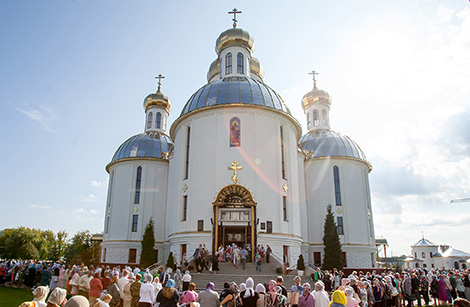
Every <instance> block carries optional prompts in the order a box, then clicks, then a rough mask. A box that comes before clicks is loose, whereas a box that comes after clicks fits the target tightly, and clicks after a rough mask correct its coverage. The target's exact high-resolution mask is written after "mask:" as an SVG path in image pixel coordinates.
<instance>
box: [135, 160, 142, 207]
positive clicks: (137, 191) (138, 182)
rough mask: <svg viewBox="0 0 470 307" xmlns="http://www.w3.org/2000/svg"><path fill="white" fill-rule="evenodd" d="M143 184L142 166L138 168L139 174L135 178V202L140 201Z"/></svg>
mask: <svg viewBox="0 0 470 307" xmlns="http://www.w3.org/2000/svg"><path fill="white" fill-rule="evenodd" d="M141 184H142V166H139V167H138V168H137V176H136V179H135V198H134V204H138V203H140V186H141Z"/></svg>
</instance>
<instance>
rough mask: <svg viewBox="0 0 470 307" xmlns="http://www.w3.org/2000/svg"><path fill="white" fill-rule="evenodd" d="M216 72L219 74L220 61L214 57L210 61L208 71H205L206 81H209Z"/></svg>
mask: <svg viewBox="0 0 470 307" xmlns="http://www.w3.org/2000/svg"><path fill="white" fill-rule="evenodd" d="M218 74H220V62H219V59H215V60H214V61H213V62H212V63H211V66H210V67H209V71H208V72H207V82H210V81H211V80H212V78H214V77H215V76H216V75H218Z"/></svg>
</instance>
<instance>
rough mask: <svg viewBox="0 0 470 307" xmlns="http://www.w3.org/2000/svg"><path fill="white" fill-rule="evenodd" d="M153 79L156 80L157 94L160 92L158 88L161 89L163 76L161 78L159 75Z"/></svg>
mask: <svg viewBox="0 0 470 307" xmlns="http://www.w3.org/2000/svg"><path fill="white" fill-rule="evenodd" d="M155 79H158V89H157V92H160V88H161V87H162V79H165V76H163V75H162V74H159V75H158V76H156V77H155Z"/></svg>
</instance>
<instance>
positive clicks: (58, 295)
mask: <svg viewBox="0 0 470 307" xmlns="http://www.w3.org/2000/svg"><path fill="white" fill-rule="evenodd" d="M66 296H67V290H65V289H61V288H55V289H54V291H52V293H51V295H50V296H49V299H48V300H47V302H48V303H51V304H56V305H60V304H62V302H63V301H64V300H65V297H66Z"/></svg>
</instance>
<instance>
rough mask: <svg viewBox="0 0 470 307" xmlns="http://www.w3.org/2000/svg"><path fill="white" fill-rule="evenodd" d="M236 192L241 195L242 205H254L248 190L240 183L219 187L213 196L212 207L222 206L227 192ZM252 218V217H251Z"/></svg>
mask: <svg viewBox="0 0 470 307" xmlns="http://www.w3.org/2000/svg"><path fill="white" fill-rule="evenodd" d="M235 193H236V194H238V195H240V196H241V197H242V199H243V203H244V204H245V205H244V207H251V206H254V207H256V202H255V201H254V200H253V195H252V194H251V192H250V190H248V189H247V188H246V187H244V186H242V185H240V184H235V183H233V184H229V185H226V186H225V187H223V188H222V189H220V191H219V192H218V193H217V196H216V197H215V200H214V202H213V203H212V205H213V206H214V207H224V206H225V204H224V200H225V198H226V197H227V196H228V195H229V194H235ZM252 218H253V217H252Z"/></svg>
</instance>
